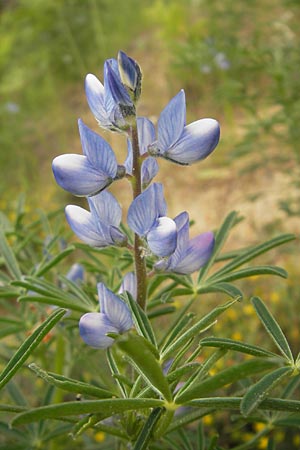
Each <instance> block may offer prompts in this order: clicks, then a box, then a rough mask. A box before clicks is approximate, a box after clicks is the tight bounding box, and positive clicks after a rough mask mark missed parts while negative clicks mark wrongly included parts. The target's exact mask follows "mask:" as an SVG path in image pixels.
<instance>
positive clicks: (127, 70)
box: [118, 51, 142, 102]
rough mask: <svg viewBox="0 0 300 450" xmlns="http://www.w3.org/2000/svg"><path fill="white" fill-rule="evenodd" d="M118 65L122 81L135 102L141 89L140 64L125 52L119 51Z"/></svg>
mask: <svg viewBox="0 0 300 450" xmlns="http://www.w3.org/2000/svg"><path fill="white" fill-rule="evenodd" d="M118 67H119V74H120V78H121V81H122V83H123V84H124V86H125V87H126V89H127V91H128V92H129V94H130V96H131V98H132V100H133V102H137V100H138V99H139V97H140V95H141V90H142V72H141V69H140V66H139V65H138V64H137V62H136V61H134V60H133V59H132V58H130V57H129V56H127V55H126V53H124V52H122V51H119V53H118Z"/></svg>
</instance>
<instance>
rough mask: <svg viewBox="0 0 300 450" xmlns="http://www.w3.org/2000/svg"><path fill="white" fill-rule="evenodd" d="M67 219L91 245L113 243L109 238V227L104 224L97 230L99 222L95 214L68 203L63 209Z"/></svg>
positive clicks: (74, 229) (73, 228)
mask: <svg viewBox="0 0 300 450" xmlns="http://www.w3.org/2000/svg"><path fill="white" fill-rule="evenodd" d="M65 213H66V218H67V221H68V223H69V225H70V227H71V228H72V230H73V231H74V233H75V234H76V236H78V237H79V239H81V240H82V241H84V242H85V243H86V244H89V245H91V246H92V247H107V246H108V245H113V242H112V241H111V239H110V234H109V227H108V226H106V229H105V226H103V227H102V229H100V230H99V224H98V223H97V220H95V216H94V215H93V214H91V213H90V212H89V211H86V210H85V209H83V208H80V206H76V205H68V206H67V207H66V209H65Z"/></svg>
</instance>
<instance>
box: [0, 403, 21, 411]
mask: <svg viewBox="0 0 300 450" xmlns="http://www.w3.org/2000/svg"><path fill="white" fill-rule="evenodd" d="M0 411H2V412H8V413H20V412H23V411H27V408H26V407H25V406H20V405H4V404H0Z"/></svg>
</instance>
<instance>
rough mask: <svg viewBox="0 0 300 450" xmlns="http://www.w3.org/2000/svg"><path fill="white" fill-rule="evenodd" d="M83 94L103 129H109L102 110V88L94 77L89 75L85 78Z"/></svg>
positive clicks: (108, 123)
mask: <svg viewBox="0 0 300 450" xmlns="http://www.w3.org/2000/svg"><path fill="white" fill-rule="evenodd" d="M85 92H86V97H87V102H88V105H89V107H90V109H91V111H92V113H93V115H94V116H95V118H96V119H97V121H98V122H99V123H100V125H101V126H103V127H109V126H110V122H109V120H108V115H107V113H106V111H105V108H104V86H103V84H102V83H101V82H100V81H99V80H98V78H97V77H95V75H93V74H91V73H89V74H88V75H87V76H86V78H85Z"/></svg>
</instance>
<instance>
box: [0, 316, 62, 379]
mask: <svg viewBox="0 0 300 450" xmlns="http://www.w3.org/2000/svg"><path fill="white" fill-rule="evenodd" d="M65 313H66V310H65V309H57V310H55V311H54V312H53V313H52V314H51V315H50V316H49V317H48V318H47V319H46V320H45V321H44V322H43V323H42V324H41V325H40V326H39V327H38V328H37V329H36V330H35V331H34V332H33V333H32V334H31V336H29V337H28V338H27V339H26V340H25V341H24V342H23V344H22V345H21V346H20V347H19V349H18V350H17V352H16V353H15V354H14V356H13V357H12V358H11V359H10V361H9V362H8V364H7V365H6V367H5V368H4V369H3V371H2V373H1V374H0V388H2V387H3V386H4V385H5V384H6V383H7V382H8V381H9V380H10V379H11V378H12V376H13V375H14V374H15V373H16V372H17V370H18V369H19V368H20V367H21V366H22V364H23V363H24V362H25V361H26V359H27V358H28V356H29V355H30V354H31V353H32V352H33V351H34V350H35V348H36V347H37V346H38V345H39V343H40V342H41V340H42V339H43V338H44V337H45V336H46V334H47V333H49V331H50V330H51V329H52V328H53V327H54V326H55V325H56V324H57V322H59V321H60V319H61V318H62V317H63V316H64V315H65Z"/></svg>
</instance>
